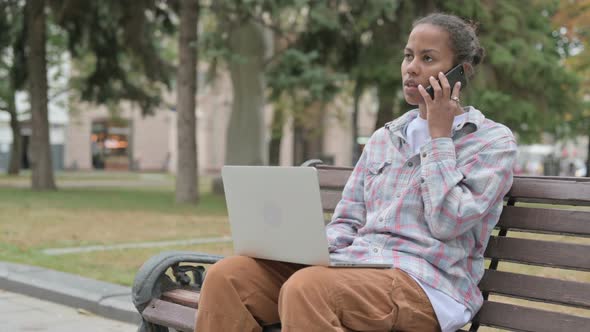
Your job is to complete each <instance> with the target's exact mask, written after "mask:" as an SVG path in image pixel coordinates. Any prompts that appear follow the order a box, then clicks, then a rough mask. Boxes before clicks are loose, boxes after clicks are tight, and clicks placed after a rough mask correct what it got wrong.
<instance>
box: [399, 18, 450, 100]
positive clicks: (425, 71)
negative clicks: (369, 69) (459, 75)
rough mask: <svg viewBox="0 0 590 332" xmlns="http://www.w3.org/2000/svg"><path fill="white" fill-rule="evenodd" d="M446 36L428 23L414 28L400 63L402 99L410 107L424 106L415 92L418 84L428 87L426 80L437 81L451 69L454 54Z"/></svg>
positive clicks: (420, 97)
mask: <svg viewBox="0 0 590 332" xmlns="http://www.w3.org/2000/svg"><path fill="white" fill-rule="evenodd" d="M450 44H451V43H450V40H449V34H448V33H447V32H446V31H445V30H443V29H441V28H439V27H437V26H434V25H431V24H419V25H417V26H415V27H414V29H413V30H412V32H411V33H410V36H409V37H408V43H407V45H406V48H405V50H404V60H403V62H402V68H401V69H402V81H403V88H404V98H405V99H406V102H407V103H408V104H410V105H418V104H422V103H424V99H423V98H422V96H421V95H420V92H418V84H422V86H423V87H424V88H427V87H428V86H430V83H429V82H428V78H429V77H430V76H434V77H435V78H437V76H438V73H439V72H443V73H444V72H446V71H448V70H449V69H451V67H452V66H453V58H454V55H453V51H452V50H451V47H450Z"/></svg>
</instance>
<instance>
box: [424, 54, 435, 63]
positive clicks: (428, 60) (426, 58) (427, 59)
mask: <svg viewBox="0 0 590 332" xmlns="http://www.w3.org/2000/svg"><path fill="white" fill-rule="evenodd" d="M432 60H433V59H432V58H431V57H430V56H428V55H425V56H424V62H432Z"/></svg>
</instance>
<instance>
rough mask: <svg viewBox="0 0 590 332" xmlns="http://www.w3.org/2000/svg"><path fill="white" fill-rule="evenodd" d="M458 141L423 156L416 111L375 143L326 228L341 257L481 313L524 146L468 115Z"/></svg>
mask: <svg viewBox="0 0 590 332" xmlns="http://www.w3.org/2000/svg"><path fill="white" fill-rule="evenodd" d="M465 111H467V112H468V113H467V117H466V118H465V121H464V122H463V123H461V124H459V125H458V126H456V127H455V128H453V132H452V138H446V137H445V138H437V139H433V140H431V141H430V142H428V143H426V144H425V145H424V146H422V148H421V149H420V153H419V154H413V153H412V151H411V149H410V147H409V145H408V144H407V143H406V142H405V131H406V128H407V125H408V123H409V122H410V121H411V120H413V119H414V118H415V117H416V116H418V113H419V112H418V110H412V111H410V112H408V113H406V114H404V115H403V116H401V117H400V118H398V119H396V120H395V121H392V122H390V123H388V124H386V125H385V127H384V128H381V129H379V130H377V131H376V132H375V133H374V134H373V135H372V136H371V138H370V139H369V142H368V143H367V144H366V146H365V149H364V151H363V153H362V155H361V157H360V159H359V161H358V163H357V164H356V166H355V168H354V170H353V172H352V174H351V176H350V178H349V179H348V182H347V183H346V186H345V188H344V190H343V192H342V199H341V201H340V202H339V203H338V205H337V207H336V209H335V211H334V215H333V217H332V221H331V222H330V223H329V224H328V225H327V226H326V229H327V235H328V241H329V243H330V252H331V256H332V257H333V258H338V259H349V260H358V261H364V262H391V263H393V265H394V267H396V268H399V269H402V270H404V271H406V272H407V273H409V274H411V275H412V276H414V277H416V278H418V279H419V280H420V281H421V282H423V283H424V284H426V285H429V286H431V287H433V288H436V289H439V290H441V291H442V292H444V293H445V294H447V295H449V296H450V297H452V298H453V299H455V300H456V301H458V302H459V303H462V304H464V305H465V306H466V307H467V308H469V309H470V310H471V312H473V313H476V312H477V311H478V310H479V308H480V307H481V305H482V303H483V298H482V295H481V292H480V290H479V289H478V288H477V284H478V283H479V281H480V280H481V277H482V276H483V272H484V257H483V254H484V251H485V248H486V246H487V243H488V240H489V236H490V233H491V232H492V229H493V228H494V226H495V225H496V223H497V222H498V219H499V217H500V213H501V212H502V202H503V197H504V195H505V194H506V193H507V192H508V190H509V189H510V187H511V185H512V168H513V165H514V162H515V159H516V141H515V139H514V136H513V135H512V132H511V131H510V130H509V129H508V128H507V127H505V126H504V125H501V124H498V123H495V122H493V121H491V120H489V119H486V118H485V117H484V116H483V114H482V113H481V112H480V111H478V110H476V109H475V108H473V107H466V108H465Z"/></svg>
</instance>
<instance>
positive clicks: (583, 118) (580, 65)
mask: <svg viewBox="0 0 590 332" xmlns="http://www.w3.org/2000/svg"><path fill="white" fill-rule="evenodd" d="M552 21H553V24H554V27H555V29H556V31H558V32H559V35H558V36H559V37H561V38H560V40H559V41H560V42H561V43H560V44H561V45H563V46H562V48H563V50H564V52H563V54H564V56H566V58H565V65H566V66H567V67H568V68H570V69H571V70H572V71H574V72H576V73H578V76H579V77H580V79H581V82H580V83H581V84H580V87H581V89H580V93H579V95H578V98H580V100H582V101H583V107H582V112H578V113H574V114H572V113H566V119H565V120H566V121H567V122H568V124H569V125H570V127H571V128H572V129H573V131H574V132H575V133H578V134H580V135H586V137H588V157H587V160H586V176H587V177H590V132H589V131H588V128H590V1H588V0H582V1H575V2H573V1H561V2H560V6H559V9H558V10H557V11H556V12H555V14H554V15H553V17H552Z"/></svg>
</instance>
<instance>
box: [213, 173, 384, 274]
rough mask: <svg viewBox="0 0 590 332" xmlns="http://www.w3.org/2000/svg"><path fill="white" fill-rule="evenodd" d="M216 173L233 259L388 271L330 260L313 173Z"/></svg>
mask: <svg viewBox="0 0 590 332" xmlns="http://www.w3.org/2000/svg"><path fill="white" fill-rule="evenodd" d="M221 173H222V178H223V186H224V190H225V199H226V202H227V210H228V214H229V221H230V226H231V232H232V238H233V244H234V252H235V253H236V254H237V255H244V256H250V257H257V258H264V259H270V260H277V261H284V262H292V263H300V264H307V265H325V266H334V267H376V268H390V267H392V266H391V264H369V263H362V262H346V261H331V260H330V254H329V252H328V240H327V239H326V231H325V227H324V213H323V210H322V203H321V198H320V186H319V182H318V174H317V170H316V169H315V168H313V167H280V166H224V167H223V169H222V171H221Z"/></svg>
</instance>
